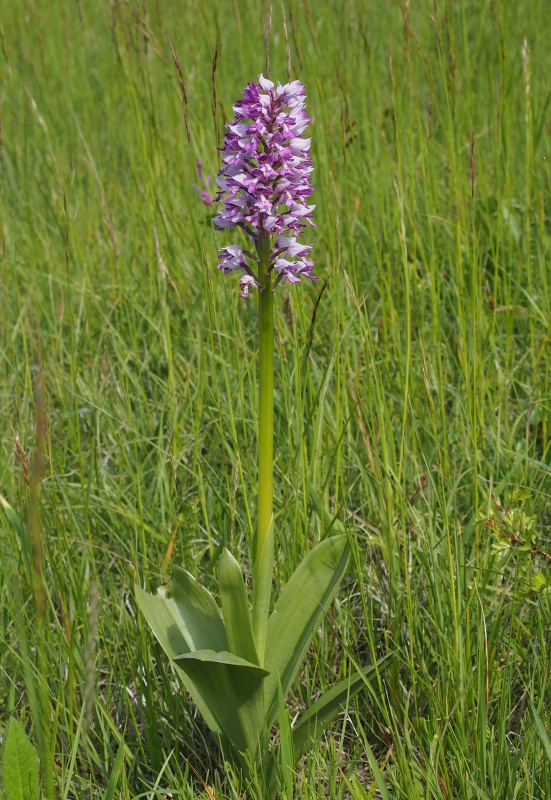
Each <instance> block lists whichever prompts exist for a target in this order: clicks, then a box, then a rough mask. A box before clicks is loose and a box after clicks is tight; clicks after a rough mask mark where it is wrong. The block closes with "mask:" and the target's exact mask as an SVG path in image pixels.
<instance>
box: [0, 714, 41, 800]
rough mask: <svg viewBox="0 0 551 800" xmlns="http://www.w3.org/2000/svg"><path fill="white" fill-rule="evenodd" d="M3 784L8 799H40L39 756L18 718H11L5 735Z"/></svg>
mask: <svg viewBox="0 0 551 800" xmlns="http://www.w3.org/2000/svg"><path fill="white" fill-rule="evenodd" d="M2 784H3V787H4V795H5V797H6V800H38V794H39V791H40V783H39V773H38V758H37V756H36V752H35V749H34V747H33V746H32V744H31V742H30V741H29V738H28V736H27V734H26V733H25V728H24V727H23V725H22V724H21V722H19V720H17V719H12V720H11V722H10V723H9V724H8V728H7V731H6V734H5V736H4V744H3V748H2Z"/></svg>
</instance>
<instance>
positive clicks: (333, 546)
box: [264, 536, 349, 729]
mask: <svg viewBox="0 0 551 800" xmlns="http://www.w3.org/2000/svg"><path fill="white" fill-rule="evenodd" d="M348 556H349V547H348V540H347V538H346V536H335V537H332V538H329V539H325V540H324V541H323V542H320V543H319V544H318V545H316V547H314V549H313V550H311V551H310V553H308V555H307V556H306V558H305V559H304V560H303V561H302V562H301V563H300V564H299V566H298V567H297V569H296V570H295V572H294V573H293V575H292V576H291V578H290V579H289V581H288V583H287V584H286V585H285V586H284V587H283V589H282V592H281V595H280V597H279V599H278V601H277V603H276V607H275V609H274V611H273V612H272V614H271V616H270V619H269V622H268V631H267V638H266V657H265V661H264V665H265V667H266V669H268V670H269V671H270V676H269V677H268V678H266V682H265V685H264V693H265V694H264V703H265V708H266V727H267V728H268V729H269V728H270V727H271V725H272V723H273V721H274V719H275V717H276V714H277V707H278V702H277V693H278V681H279V680H281V688H282V690H283V694H284V696H286V695H287V694H288V692H289V689H290V688H291V684H292V683H293V680H294V679H295V676H296V674H297V672H298V669H299V667H300V665H301V663H302V661H303V659H304V656H305V655H306V651H307V649H308V647H309V645H310V642H311V641H312V639H313V637H314V634H315V633H316V630H317V629H318V626H319V624H320V621H321V618H322V616H323V614H324V612H325V611H326V609H327V608H328V606H329V604H330V603H331V601H332V600H333V598H334V597H335V595H336V593H337V590H338V588H339V584H340V582H341V579H342V576H343V574H344V571H345V569H346V564H347V562H348Z"/></svg>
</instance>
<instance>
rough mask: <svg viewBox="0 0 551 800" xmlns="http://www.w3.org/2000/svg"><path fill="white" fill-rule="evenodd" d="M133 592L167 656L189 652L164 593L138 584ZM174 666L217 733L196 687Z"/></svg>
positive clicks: (213, 720)
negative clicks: (145, 590)
mask: <svg viewBox="0 0 551 800" xmlns="http://www.w3.org/2000/svg"><path fill="white" fill-rule="evenodd" d="M135 592H136V602H137V603H138V605H139V607H140V609H141V612H142V614H143V615H144V617H145V618H146V620H147V623H148V624H149V627H150V628H151V630H152V631H153V633H154V634H155V637H156V638H157V640H158V642H159V644H160V645H161V647H162V648H163V650H164V651H165V653H166V654H167V656H168V657H169V658H170V659H174V658H175V657H176V656H180V655H182V653H186V652H189V647H188V645H187V642H186V640H185V638H184V634H183V632H182V630H181V629H180V626H179V625H178V623H177V621H176V620H175V619H174V616H173V614H172V611H171V609H170V608H169V607H168V604H167V602H166V599H165V596H164V593H162V594H159V593H158V594H155V595H153V594H149V593H148V592H144V590H143V589H141V588H140V587H139V586H136V587H135ZM174 666H175V668H176V671H177V672H178V674H179V676H180V678H181V680H182V683H183V684H184V686H185V687H186V688H187V690H188V691H189V693H190V695H191V697H192V699H193V702H194V703H195V705H196V706H197V708H198V709H199V711H200V712H201V714H202V715H203V717H204V718H205V722H206V723H207V725H208V726H209V728H210V729H211V730H212V731H214V732H215V733H218V732H219V730H218V726H217V724H216V720H215V719H214V717H213V716H212V714H211V713H210V711H209V709H208V707H207V706H206V705H205V703H204V702H203V699H202V696H201V693H200V691H199V689H198V687H197V686H196V685H195V683H194V682H193V680H192V679H191V678H190V677H189V676H188V675H186V673H185V672H184V671H183V670H182V669H181V668H180V667H179V666H178V665H177V664H174Z"/></svg>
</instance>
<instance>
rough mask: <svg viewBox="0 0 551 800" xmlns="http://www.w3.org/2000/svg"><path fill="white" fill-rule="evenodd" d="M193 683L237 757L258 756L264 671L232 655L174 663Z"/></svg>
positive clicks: (208, 653) (201, 654) (206, 654)
mask: <svg viewBox="0 0 551 800" xmlns="http://www.w3.org/2000/svg"><path fill="white" fill-rule="evenodd" d="M175 661H176V663H177V664H178V666H179V667H180V669H182V670H183V672H185V674H186V676H187V677H188V679H191V680H192V681H193V683H194V685H195V686H196V687H197V690H198V691H199V693H200V695H201V699H202V702H203V704H204V705H205V706H206V707H207V708H208V710H209V712H210V714H211V716H212V717H213V718H214V719H215V721H216V725H217V727H218V729H219V730H220V731H221V732H222V733H223V734H224V736H225V737H226V738H227V739H228V740H229V741H230V742H231V743H232V745H233V746H234V747H235V749H236V750H237V752H238V753H244V752H245V751H246V750H248V751H249V752H250V753H251V755H252V756H253V757H256V756H257V754H258V750H259V746H260V743H261V740H262V734H263V723H264V707H263V702H262V684H263V681H264V680H265V678H266V676H267V675H268V673H267V671H266V670H265V669H262V668H261V667H259V666H258V665H257V664H251V663H249V662H248V661H245V660H244V659H242V658H239V657H238V656H236V655H234V654H233V653H229V652H218V653H215V652H214V651H212V650H203V651H198V652H194V653H185V654H183V655H182V656H179V657H177V658H176V659H175Z"/></svg>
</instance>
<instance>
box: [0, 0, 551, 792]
mask: <svg viewBox="0 0 551 800" xmlns="http://www.w3.org/2000/svg"><path fill="white" fill-rule="evenodd" d="M269 8H270V4H269V3H268V2H260V1H259V2H256V1H254V2H253V0H233V2H230V0H220V1H219V2H215V0H208V1H207V2H205V3H199V2H191V1H186V0H181V1H180V2H176V0H128V2H123V1H122V0H118V1H117V0H102V1H101V2H93V0H74V1H73V2H70V3H69V2H67V3H65V2H48V3H46V2H41V1H40V0H20V2H17V3H13V2H9V0H1V2H0V12H1V13H0V20H1V28H0V44H1V54H0V62H1V63H0V74H1V84H0V98H1V103H0V116H1V136H0V197H1V206H0V213H1V227H0V235H1V238H2V248H1V269H0V271H1V280H0V307H1V312H0V495H1V498H2V501H1V505H0V610H1V613H0V735H3V734H4V732H5V729H6V725H7V723H8V720H9V719H10V718H11V717H12V716H13V717H15V718H17V719H19V720H21V721H22V722H23V723H24V724H25V726H26V730H27V731H28V733H29V736H30V738H31V739H32V741H33V743H34V744H35V746H36V747H37V750H38V751H39V752H40V756H41V766H42V786H43V796H44V797H48V798H50V797H53V796H55V797H59V798H63V799H64V800H65V799H66V798H78V800H83V798H98V797H102V798H103V797H105V798H106V800H112V799H113V798H115V799H116V800H119V798H120V800H123V799H124V800H127V798H137V797H148V798H156V797H163V798H164V797H183V798H194V797H203V798H212V797H215V798H217V800H218V799H221V798H226V797H237V796H238V793H239V787H238V781H237V777H236V776H235V775H234V774H233V771H232V768H231V766H230V765H229V764H226V765H224V763H223V762H222V761H221V759H220V757H219V753H218V749H217V745H216V742H215V740H214V739H213V737H212V736H211V735H210V733H209V731H208V729H207V728H206V726H205V725H204V724H203V722H202V721H201V720H200V719H199V718H197V716H196V714H195V713H194V710H193V708H192V706H191V705H190V704H189V702H188V700H187V699H186V697H185V696H184V693H183V691H182V690H181V689H180V688H179V686H178V684H177V682H176V681H175V676H174V674H173V673H172V672H171V670H170V668H169V667H168V666H167V665H166V662H165V661H164V659H163V658H162V655H161V652H160V649H159V648H158V646H157V644H156V642H155V641H154V640H153V637H152V636H151V634H150V632H149V630H148V629H147V627H146V625H145V623H144V621H143V619H142V618H141V617H140V615H139V614H138V612H137V609H136V605H135V602H134V597H133V587H134V583H135V581H136V580H138V581H139V582H140V584H141V585H143V586H147V587H149V588H154V587H155V586H157V585H158V584H159V583H160V582H161V581H162V580H165V579H166V577H167V575H168V574H169V573H170V565H171V564H180V565H185V566H187V567H188V568H189V569H192V570H193V571H194V572H195V573H196V574H197V575H198V576H199V577H200V578H201V580H202V581H203V582H204V583H205V584H206V585H209V586H211V585H212V586H214V585H215V577H216V565H217V559H218V557H219V555H220V552H221V547H222V546H223V545H231V546H232V547H233V549H234V551H235V552H239V553H240V557H241V559H242V562H243V564H244V565H246V564H247V563H248V557H249V554H250V548H251V542H252V532H253V529H254V520H255V480H256V444H255V442H256V440H255V436H256V426H257V419H256V399H255V396H256V382H257V374H256V318H257V316H256V315H257V309H256V303H255V302H254V299H253V300H252V301H249V302H245V301H243V300H241V299H240V298H239V291H238V286H237V281H236V280H235V279H233V280H232V277H233V276H228V277H224V276H223V275H221V274H220V273H218V272H217V270H216V263H217V260H216V258H217V255H216V254H217V248H218V247H220V246H222V244H225V243H227V242H228V241H229V238H228V236H227V235H225V234H223V233H222V234H215V233H214V231H213V229H212V225H211V222H210V217H211V209H210V208H209V207H208V206H207V205H205V204H203V203H202V201H201V199H200V197H199V196H198V194H197V192H196V191H195V189H194V187H193V184H198V185H200V187H201V189H203V188H205V189H207V188H209V187H210V188H212V180H211V182H210V184H208V185H207V184H206V178H205V176H206V175H215V174H216V172H217V170H218V168H219V160H218V153H217V150H216V147H217V145H218V144H219V143H220V137H221V135H222V132H223V124H224V121H226V120H227V119H229V117H230V115H231V105H232V103H233V102H234V101H235V100H236V99H237V97H238V96H239V94H240V93H241V90H242V88H243V86H244V85H245V84H246V82H247V81H249V80H256V78H257V76H258V74H259V73H260V72H261V71H263V70H265V54H264V37H265V31H266V25H267V20H268V17H269ZM284 8H285V11H286V22H287V33H288V41H289V52H290V59H291V74H292V76H293V77H299V78H300V79H301V80H302V81H303V83H304V84H305V85H306V87H307V92H308V110H309V113H310V115H311V116H312V120H313V122H312V126H311V133H312V137H313V141H312V156H313V159H314V163H315V172H314V177H313V182H314V185H315V187H316V188H315V193H314V198H313V202H316V203H317V209H316V212H315V219H316V222H317V225H318V228H317V230H316V231H314V232H313V233H312V241H313V242H314V245H315V247H314V259H315V263H316V273H317V275H318V276H319V278H320V280H319V281H318V282H317V283H316V284H312V285H311V284H309V285H299V286H297V287H294V288H291V289H289V288H287V287H283V289H280V290H278V295H277V302H276V321H277V336H276V341H277V352H276V366H275V369H276V389H275V414H276V417H275V453H276V467H275V469H276V473H275V484H276V496H275V510H276V536H277V546H278V553H279V555H278V559H277V563H276V565H275V572H274V579H275V581H276V584H277V585H279V584H280V583H281V582H283V581H285V580H286V578H287V577H288V576H289V575H290V574H291V572H292V570H293V569H294V567H295V566H296V564H297V563H298V561H299V560H300V559H301V558H302V557H303V556H304V555H305V554H306V553H307V551H308V549H309V548H310V546H311V544H312V542H315V541H316V540H318V539H319V537H320V536H321V535H323V533H324V532H326V530H327V526H328V524H331V522H330V521H331V520H332V519H333V517H334V516H335V515H336V520H337V521H336V522H334V523H333V524H339V525H342V526H343V527H344V528H345V530H346V531H347V532H348V533H349V535H350V538H351V542H352V544H353V559H352V560H351V564H350V566H349V569H348V572H347V575H346V580H345V581H344V583H343V586H342V588H341V591H340V593H339V599H338V602H337V603H336V604H334V606H333V608H332V609H331V614H330V615H329V617H328V619H327V620H326V621H325V622H324V625H323V627H322V629H321V631H320V635H319V636H318V637H317V639H316V641H315V644H314V646H313V647H312V648H311V650H310V652H309V655H308V658H307V661H306V664H305V667H304V670H303V672H302V673H301V675H300V680H299V681H298V682H297V684H296V686H295V687H294V690H293V693H292V696H291V698H290V707H291V710H292V713H293V714H294V712H295V711H296V710H297V711H298V710H299V709H300V708H301V707H303V705H304V704H305V703H306V702H307V701H308V700H309V698H310V697H311V696H313V695H315V694H316V693H317V692H319V690H320V689H321V688H323V687H324V686H327V685H328V684H329V683H330V682H332V681H333V680H334V679H336V678H338V677H340V678H343V677H345V676H346V674H347V672H348V671H349V669H350V664H351V663H352V661H356V662H360V663H362V664H368V663H370V662H371V661H372V660H373V659H374V658H376V657H379V656H381V655H384V654H385V653H388V652H394V653H395V654H396V656H395V659H394V661H393V663H392V665H391V666H390V667H389V668H388V669H387V670H386V671H384V672H381V673H380V675H379V676H378V680H376V681H374V682H373V685H372V686H371V690H367V689H366V691H365V693H364V694H363V695H362V696H360V697H359V699H358V700H357V701H356V702H355V703H354V704H352V706H351V708H350V709H349V713H347V714H345V713H344V712H343V713H342V714H341V716H340V717H339V719H338V721H337V722H336V723H335V725H334V726H333V728H332V729H331V731H330V732H329V733H328V734H327V735H326V736H325V737H324V739H323V740H322V742H321V743H320V744H319V745H318V746H316V747H315V748H313V749H312V751H311V752H310V753H309V755H308V756H307V757H306V758H305V759H304V761H303V762H302V763H301V765H300V767H299V769H298V770H297V774H296V779H295V796H296V797H300V798H318V797H330V798H341V797H351V798H353V800H362V799H363V800H365V798H373V797H381V798H393V799H394V798H396V799H397V798H407V800H421V798H423V799H424V798H427V799H428V798H435V800H436V799H437V800H450V798H461V800H488V799H489V800H501V799H503V800H513V798H538V799H539V800H546V799H548V798H549V797H551V744H550V742H549V737H550V736H551V734H550V733H549V731H550V730H551V706H550V700H551V684H550V680H549V662H550V652H549V651H550V645H551V636H550V611H551V596H550V593H549V591H548V585H549V583H548V580H547V576H548V574H549V569H548V563H549V559H548V558H546V555H545V553H546V552H549V551H551V446H550V439H549V437H550V432H551V413H550V412H551V266H550V264H551V217H550V214H551V182H550V178H551V171H550V168H551V105H550V98H551V90H550V83H549V74H550V71H551V52H550V48H549V31H550V24H549V5H548V3H547V0H519V2H509V1H508V0H491V2H490V1H488V2H484V3H481V2H475V0H470V1H467V0H464V2H459V1H457V2H452V1H451V0H449V2H445V0H435V2H432V0H431V1H430V2H429V1H428V0H421V1H420V2H412V3H407V2H405V0H404V2H390V1H389V2H386V0H341V1H340V2H338V1H337V0H284ZM169 39H170V41H171V42H172V43H173V46H174V49H175V51H176V52H177V53H178V55H179V59H180V62H181V65H182V71H183V77H184V80H185V86H186V91H187V105H186V106H185V108H184V105H183V98H182V93H181V90H180V86H179V82H178V74H177V72H176V70H175V67H174V63H173V60H172V57H171V53H170V48H169V44H168V40H169ZM270 63H271V75H272V77H274V78H275V79H277V78H280V79H281V80H282V82H285V81H286V80H287V71H288V61H287V54H286V38H285V31H284V26H283V15H282V10H281V5H280V4H279V3H274V4H273V20H272V32H271V37H270ZM186 119H187V124H188V131H189V133H188V131H187V130H186ZM197 159H200V160H201V161H202V164H203V181H204V184H201V183H200V181H199V179H198V175H197V168H196V161H197ZM312 490H313V492H314V493H315V492H317V493H318V495H319V496H320V497H321V498H322V501H321V502H322V505H323V508H324V509H325V512H326V513H325V515H324V514H321V517H322V518H321V519H320V517H319V516H318V515H317V514H316V513H315V510H314V508H313V504H312V497H313V496H315V495H313V493H312ZM494 498H495V499H494ZM532 517H533V518H534V519H531V518H532ZM328 521H329V522H328ZM519 542H524V544H523V545H522V546H519ZM546 731H547V733H546ZM254 791H255V790H254V788H251V789H250V790H249V792H248V796H251V797H252V796H254ZM281 796H282V797H284V796H286V795H285V793H284V792H283V791H282V793H281ZM287 800H290V798H289V797H288V796H287Z"/></svg>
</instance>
